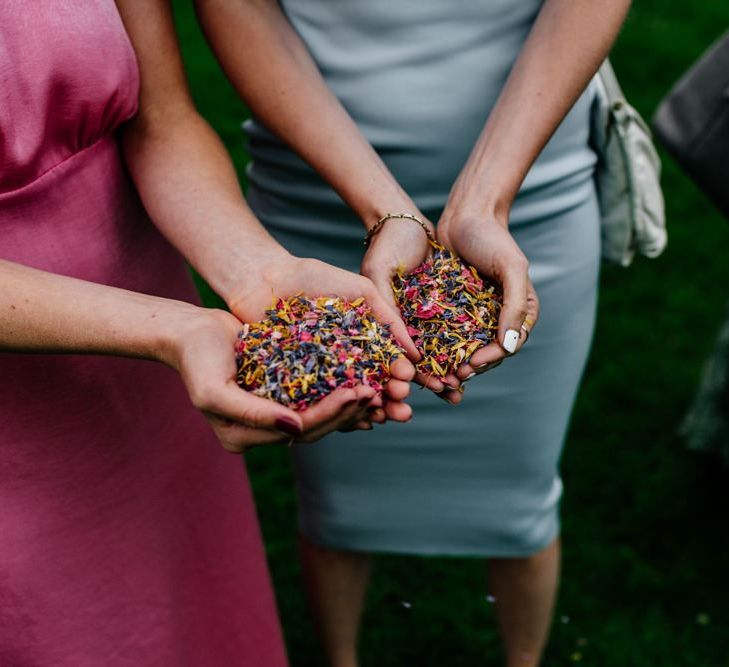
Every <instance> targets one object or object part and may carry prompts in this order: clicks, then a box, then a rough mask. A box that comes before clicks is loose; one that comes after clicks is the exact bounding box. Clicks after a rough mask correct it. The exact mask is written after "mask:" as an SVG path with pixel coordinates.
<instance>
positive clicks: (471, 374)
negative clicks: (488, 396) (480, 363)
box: [463, 371, 476, 382]
mask: <svg viewBox="0 0 729 667" xmlns="http://www.w3.org/2000/svg"><path fill="white" fill-rule="evenodd" d="M474 375H476V371H473V372H472V373H469V374H468V375H466V377H464V378H463V381H464V382H465V381H466V380H470V379H471V378H472V377H473V376H474Z"/></svg>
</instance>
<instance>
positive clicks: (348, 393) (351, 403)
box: [301, 385, 376, 433]
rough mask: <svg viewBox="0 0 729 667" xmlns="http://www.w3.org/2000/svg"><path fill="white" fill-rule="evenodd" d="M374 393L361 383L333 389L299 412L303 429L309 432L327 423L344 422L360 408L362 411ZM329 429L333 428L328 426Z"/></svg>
mask: <svg viewBox="0 0 729 667" xmlns="http://www.w3.org/2000/svg"><path fill="white" fill-rule="evenodd" d="M375 395H376V392H375V390H374V389H372V388H371V387H364V386H363V385H357V387H352V388H345V387H341V388H339V389H335V390H334V391H333V392H332V393H331V394H329V395H327V396H325V397H324V398H323V399H322V400H320V401H317V402H316V403H314V404H313V405H311V406H309V407H308V408H307V409H306V410H305V411H303V412H302V413H301V418H302V420H303V423H304V431H305V432H306V433H309V432H311V431H313V430H315V429H317V430H318V429H320V428H322V427H326V426H328V425H329V424H338V423H344V422H345V421H346V418H347V417H350V416H351V415H352V414H354V412H356V411H357V410H359V409H360V408H361V409H362V412H363V413H364V411H365V408H366V406H367V404H368V403H369V402H370V401H371V400H372V398H374V397H375ZM360 400H361V401H362V405H361V406H360V405H359V402H360ZM336 428H339V426H338V425H337V426H336ZM329 430H334V429H333V428H330V429H329Z"/></svg>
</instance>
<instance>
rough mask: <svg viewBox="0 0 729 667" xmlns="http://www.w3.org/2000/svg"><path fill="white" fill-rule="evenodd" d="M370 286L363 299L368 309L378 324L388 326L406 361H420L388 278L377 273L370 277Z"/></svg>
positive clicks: (418, 353)
mask: <svg viewBox="0 0 729 667" xmlns="http://www.w3.org/2000/svg"><path fill="white" fill-rule="evenodd" d="M369 282H370V281H368V283H369ZM370 284H371V287H368V288H367V292H366V293H365V295H364V297H365V299H366V300H367V303H368V304H369V305H370V308H372V312H373V313H374V315H375V317H376V318H377V319H378V320H379V321H380V322H386V323H387V324H389V325H390V331H391V332H392V335H393V337H394V338H395V340H396V341H397V342H398V343H399V344H400V347H402V349H403V350H405V355H406V356H407V358H408V359H410V360H411V361H413V362H417V361H420V352H418V348H417V347H415V343H413V339H412V338H410V334H408V330H407V327H406V326H405V322H403V321H402V316H401V315H400V309H399V308H398V307H397V304H396V303H395V295H394V293H393V291H392V284H391V279H390V276H388V275H387V274H384V273H378V274H377V275H375V276H373V277H372V280H371V283H370Z"/></svg>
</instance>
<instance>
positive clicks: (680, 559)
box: [176, 0, 729, 667]
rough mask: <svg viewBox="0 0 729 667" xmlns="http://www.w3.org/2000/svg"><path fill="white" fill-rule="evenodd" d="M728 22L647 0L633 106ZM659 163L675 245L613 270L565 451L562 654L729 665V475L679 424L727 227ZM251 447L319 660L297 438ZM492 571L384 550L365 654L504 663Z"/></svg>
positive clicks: (231, 134) (717, 305)
mask: <svg viewBox="0 0 729 667" xmlns="http://www.w3.org/2000/svg"><path fill="white" fill-rule="evenodd" d="M176 4H177V9H178V19H179V26H180V32H181V39H182V46H183V52H184V56H185V60H186V64H187V66H188V70H189V73H190V79H191V84H192V88H193V93H194V96H195V99H196V101H197V103H198V105H199V108H200V109H201V111H202V112H203V113H204V115H205V116H206V117H207V118H208V119H209V120H210V122H211V123H212V124H213V125H214V126H215V128H216V129H217V130H218V132H220V134H221V136H222V137H223V139H224V140H225V142H226V144H227V145H228V147H229V149H230V151H231V153H232V155H233V158H234V160H235V162H236V166H237V167H238V169H239V170H241V171H240V173H241V177H242V176H243V172H242V168H243V166H244V164H245V160H246V155H245V152H244V147H243V145H242V137H241V133H240V131H239V125H240V121H241V119H242V118H243V117H244V115H245V108H244V106H243V105H242V104H241V102H240V101H239V100H238V99H237V97H236V95H235V93H234V92H233V91H232V90H231V88H230V86H229V85H228V84H227V82H226V81H225V80H224V78H223V76H222V75H221V73H220V71H219V70H218V68H217V65H216V63H215V61H214V59H213V58H212V56H211V55H210V53H209V51H208V49H207V48H206V46H205V45H204V42H203V40H202V37H201V35H200V33H199V31H198V29H197V27H196V26H195V23H194V17H193V15H192V11H191V9H190V7H189V3H182V2H177V3H176ZM728 25H729V4H727V3H720V2H706V3H701V4H698V3H687V2H680V1H678V0H670V1H669V0H664V1H663V2H659V0H637V1H636V2H635V4H634V7H633V10H632V13H631V16H630V18H629V20H628V22H627V24H626V27H625V29H624V31H623V33H622V35H621V37H620V40H619V42H618V45H617V47H616V50H615V53H614V57H613V61H614V63H615V66H616V70H617V72H618V74H619V76H620V78H621V81H622V83H623V86H624V88H625V90H626V92H627V94H628V96H629V98H630V99H631V101H632V102H633V103H634V104H635V106H637V107H638V109H639V110H640V111H641V112H643V113H644V115H646V116H647V117H649V116H650V115H651V114H652V112H653V110H654V108H655V106H656V104H657V102H658V100H659V99H660V98H661V97H662V95H663V94H664V93H665V92H666V90H667V89H668V88H669V86H670V85H671V83H672V82H673V81H674V80H675V79H676V78H677V77H678V76H679V75H680V74H681V73H682V72H683V71H684V70H685V68H686V67H687V66H688V65H689V64H690V63H691V62H692V61H693V60H694V59H695V58H696V57H697V56H698V55H699V54H700V53H701V52H702V51H703V49H704V48H705V47H706V46H707V45H708V44H709V42H710V41H712V40H713V39H715V38H716V37H717V36H718V35H719V34H720V33H721V32H722V31H723V30H724V29H725V28H726V26H728ZM664 164H665V172H664V187H665V192H666V197H667V206H668V219H669V224H670V235H671V239H670V246H669V249H668V251H667V252H666V253H665V255H664V256H663V257H661V258H660V259H658V260H655V261H647V260H642V261H638V262H637V263H636V265H635V266H633V267H632V268H631V269H629V270H623V269H619V268H615V267H605V270H604V273H603V278H602V294H601V302H600V310H599V320H598V328H597V335H596V339H595V346H594V351H593V354H592V358H591V361H590V363H589V367H588V371H587V374H586V378H585V382H584V386H583V389H582V392H581V394H580V397H579V400H578V402H577V406H576V409H575V415H574V422H573V426H572V429H571V433H570V437H569V440H568V444H567V448H566V452H565V456H564V460H563V473H564V477H565V481H566V492H565V498H564V504H563V522H564V541H565V559H564V570H565V576H564V582H563V586H562V591H561V595H560V599H559V604H558V610H557V620H556V623H555V627H554V631H553V633H552V639H551V641H550V644H549V647H548V651H547V657H546V661H545V664H546V665H547V666H550V667H556V666H558V665H574V664H583V665H589V666H591V667H592V666H595V667H597V666H600V667H602V666H606V667H633V666H635V667H659V666H660V667H729V631H728V630H727V629H728V628H729V574H727V563H729V557H728V554H729V530H727V515H728V514H729V491H728V490H727V478H726V475H725V474H724V473H723V471H722V470H721V469H720V468H719V467H718V466H717V464H716V462H714V461H711V460H707V459H705V458H703V457H699V456H696V455H692V454H690V453H688V452H687V451H686V450H685V447H684V444H683V443H682V442H681V440H680V439H679V438H678V437H677V435H676V427H677V425H678V424H679V422H680V420H681V418H682V416H683V414H684V412H685V410H686V408H687V406H688V404H689V402H690V400H691V398H692V394H693V391H694V388H695V386H696V383H697V381H698V377H699V373H700V369H701V364H702V361H703V359H704V358H705V356H706V355H707V354H708V352H709V350H710V348H711V345H712V338H713V336H714V333H715V332H716V331H717V328H718V326H719V323H720V320H721V318H722V315H723V313H724V312H725V308H724V306H725V302H726V300H727V297H729V290H728V289H727V285H729V225H728V224H727V223H726V222H725V221H723V220H722V219H721V218H720V217H719V216H718V214H717V213H716V212H715V211H714V210H713V209H712V208H711V206H710V205H709V204H708V203H707V202H706V200H705V199H704V198H703V197H702V196H701V195H700V194H699V192H698V191H697V190H696V188H695V187H694V186H693V185H692V184H691V183H690V182H689V181H688V180H687V179H686V177H685V176H683V174H682V173H681V172H680V171H679V170H678V168H677V167H676V166H675V165H674V164H673V163H672V162H671V161H670V160H669V159H668V158H666V157H665V156H664ZM728 185H729V184H728ZM202 288H203V291H204V294H205V295H206V299H207V300H208V303H213V302H214V296H213V295H211V294H210V292H209V290H206V289H205V287H204V286H202ZM247 462H248V468H249V471H250V475H251V479H252V482H253V485H254V489H255V493H256V498H257V501H258V507H259V514H260V518H261V524H262V528H263V532H264V535H265V540H266V546H267V552H268V556H269V562H270V566H271V571H272V573H273V578H274V582H275V586H276V591H277V595H278V601H279V607H280V611H281V616H282V619H283V624H284V627H285V631H286V636H287V641H288V646H289V651H290V655H291V661H292V664H293V665H294V666H296V667H301V666H308V665H320V664H323V661H322V657H321V653H320V652H319V649H318V647H317V643H316V641H315V639H314V633H313V630H312V627H311V623H310V619H309V616H308V613H307V610H306V605H305V602H304V600H303V596H302V592H301V586H300V583H299V569H298V564H297V559H296V546H295V537H294V536H295V499H294V491H293V488H294V487H293V476H292V472H291V466H290V461H289V455H288V452H287V451H286V450H285V449H276V448H272V449H265V450H258V451H256V452H254V453H253V454H251V455H249V456H248V458H247ZM483 580H484V575H483V568H482V565H481V564H480V563H479V562H477V561H471V560H450V559H415V558H404V557H384V558H381V559H379V561H378V564H377V567H376V570H375V576H374V583H373V587H372V591H371V596H370V600H369V606H368V611H367V614H366V619H365V624H364V635H363V651H364V664H365V665H366V666H377V667H389V666H396V665H397V666H410V665H413V666H423V667H427V666H431V665H433V666H435V665H438V666H440V665H448V666H449V667H459V666H466V665H468V666H472V665H496V664H499V662H498V655H499V648H498V641H497V638H496V635H495V632H494V622H493V621H494V619H493V613H492V609H490V607H489V605H488V603H487V602H486V601H485V600H484V592H485V591H484V584H483ZM402 600H407V601H409V602H411V603H412V608H411V609H410V610H406V609H405V608H403V606H402V605H401V601H402ZM701 615H703V616H701ZM563 620H564V621H565V622H563Z"/></svg>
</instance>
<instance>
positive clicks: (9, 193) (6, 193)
mask: <svg viewBox="0 0 729 667" xmlns="http://www.w3.org/2000/svg"><path fill="white" fill-rule="evenodd" d="M113 138H114V135H113V134H105V135H104V136H102V137H99V138H98V139H97V140H96V141H94V142H93V143H91V144H89V145H88V146H84V147H83V148H82V149H81V150H78V151H75V152H73V153H71V154H70V155H68V156H66V157H65V158H63V159H62V160H61V161H60V162H56V163H55V164H54V165H53V166H52V167H48V169H46V170H45V171H44V172H42V173H41V174H39V175H38V176H36V177H35V178H34V179H33V180H32V181H29V182H28V183H26V184H25V185H21V186H20V187H19V188H14V189H12V190H5V191H4V192H0V201H2V200H3V199H4V198H5V197H10V196H12V195H16V194H18V193H20V192H22V191H23V190H26V189H27V188H30V187H32V186H34V185H35V184H36V183H38V181H41V180H43V179H44V178H45V177H46V176H48V174H50V173H52V172H54V171H55V170H56V169H59V168H60V167H62V166H63V165H64V164H66V163H67V162H70V161H71V160H73V159H75V158H76V156H78V155H82V154H83V153H86V152H88V151H90V150H92V149H94V148H96V147H97V146H98V145H99V144H100V143H102V142H104V141H109V140H113Z"/></svg>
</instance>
